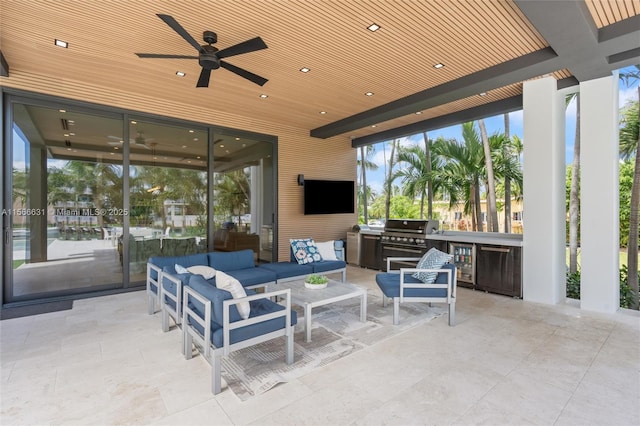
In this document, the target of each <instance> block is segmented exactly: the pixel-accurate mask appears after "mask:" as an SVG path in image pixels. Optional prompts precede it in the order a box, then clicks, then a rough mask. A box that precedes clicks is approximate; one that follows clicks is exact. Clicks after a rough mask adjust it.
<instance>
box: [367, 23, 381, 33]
mask: <svg viewBox="0 0 640 426" xmlns="http://www.w3.org/2000/svg"><path fill="white" fill-rule="evenodd" d="M367 29H368V30H369V31H371V32H372V33H373V32H376V31H378V30H379V29H380V25H378V24H375V23H374V24H371V25H369V26H368V27H367Z"/></svg>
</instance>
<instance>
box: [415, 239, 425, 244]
mask: <svg viewBox="0 0 640 426" xmlns="http://www.w3.org/2000/svg"><path fill="white" fill-rule="evenodd" d="M423 241H424V240H423V239H422V238H416V243H418V244H422V242H423Z"/></svg>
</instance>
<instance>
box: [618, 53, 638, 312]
mask: <svg viewBox="0 0 640 426" xmlns="http://www.w3.org/2000/svg"><path fill="white" fill-rule="evenodd" d="M620 79H622V80H623V81H624V82H625V83H626V84H627V85H628V84H629V83H631V82H635V81H639V80H640V65H635V66H634V69H633V70H630V71H627V72H622V73H620ZM638 102H640V86H638ZM634 121H635V125H634V124H633V122H634ZM624 123H625V125H624V126H623V128H622V129H621V130H620V152H621V153H622V154H623V155H624V156H627V157H628V158H630V157H631V156H632V155H635V157H636V164H635V169H634V173H633V184H632V186H631V206H630V212H629V242H628V244H627V259H628V260H627V262H628V264H627V267H628V273H629V278H628V279H629V287H630V288H631V291H632V292H633V299H632V303H631V308H632V309H638V308H639V303H638V220H639V216H640V208H639V207H638V204H640V158H639V157H640V155H638V148H639V147H640V140H639V138H640V131H639V130H638V127H639V126H640V124H639V123H640V108H638V103H637V102H636V113H635V115H634V114H633V113H632V112H630V111H629V110H628V111H627V114H625V121H624ZM634 131H635V135H634Z"/></svg>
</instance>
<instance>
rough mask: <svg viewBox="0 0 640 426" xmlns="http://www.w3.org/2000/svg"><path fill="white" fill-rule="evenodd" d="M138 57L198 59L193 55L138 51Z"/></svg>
mask: <svg viewBox="0 0 640 426" xmlns="http://www.w3.org/2000/svg"><path fill="white" fill-rule="evenodd" d="M136 55H138V58H164V59H198V57H197V56H193V55H163V54H161V53H136Z"/></svg>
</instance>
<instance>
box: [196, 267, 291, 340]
mask: <svg viewBox="0 0 640 426" xmlns="http://www.w3.org/2000/svg"><path fill="white" fill-rule="evenodd" d="M189 287H191V288H192V289H193V290H195V291H197V292H198V293H200V294H201V295H202V296H203V297H204V298H206V299H209V300H211V308H212V315H211V341H212V342H213V345H214V346H215V347H217V348H221V347H222V346H223V344H224V330H223V327H222V324H223V319H222V318H223V313H222V312H223V311H222V309H223V302H224V301H225V300H229V299H232V296H231V293H229V292H228V291H226V290H222V289H219V288H216V287H214V286H212V285H211V284H209V283H208V282H207V281H206V280H205V279H204V278H202V277H201V276H199V275H194V276H193V277H192V278H191V280H190V282H189ZM246 292H247V295H254V294H256V293H255V292H254V291H253V290H246ZM249 304H250V305H251V312H250V316H249V318H256V317H259V316H261V315H265V314H269V313H272V312H277V311H282V310H284V309H285V307H284V306H282V305H279V304H277V303H275V302H272V301H271V300H269V299H257V300H252V301H250V302H249ZM189 306H190V308H191V309H193V310H194V311H195V312H196V313H197V314H198V316H200V317H201V318H204V306H203V305H202V304H201V303H200V302H198V301H197V300H195V299H192V300H191V301H189ZM240 320H241V317H240V314H239V313H238V309H237V308H236V306H235V305H232V306H231V307H230V309H229V322H230V323H233V322H236V321H240ZM297 322H298V321H297V315H296V312H295V311H294V310H292V311H291V325H295V324H296V323H297ZM190 324H191V325H192V326H193V327H194V328H195V329H196V330H198V332H199V333H200V334H201V335H204V329H203V328H202V327H201V326H200V325H199V324H198V323H197V322H190ZM284 326H285V318H284V317H280V318H274V319H271V320H268V321H264V322H259V323H256V324H251V325H247V326H245V327H240V328H237V329H234V330H231V332H230V337H229V340H230V343H231V344H234V343H237V342H241V341H243V340H248V339H251V338H253V337H257V336H261V335H263V334H267V333H270V332H272V331H276V330H281V329H283V328H284Z"/></svg>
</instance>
